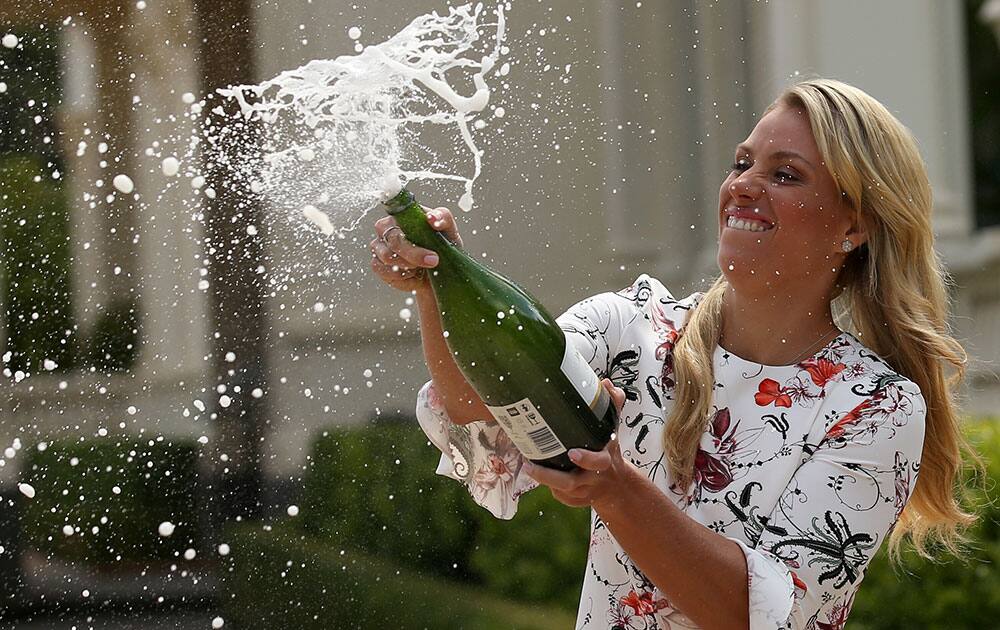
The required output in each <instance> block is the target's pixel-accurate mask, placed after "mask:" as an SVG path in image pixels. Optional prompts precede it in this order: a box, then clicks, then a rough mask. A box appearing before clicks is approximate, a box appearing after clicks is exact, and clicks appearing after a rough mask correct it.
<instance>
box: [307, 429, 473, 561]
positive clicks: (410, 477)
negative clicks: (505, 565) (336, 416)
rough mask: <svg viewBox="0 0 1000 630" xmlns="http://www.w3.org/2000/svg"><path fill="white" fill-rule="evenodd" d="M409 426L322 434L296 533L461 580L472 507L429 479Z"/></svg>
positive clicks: (430, 458)
mask: <svg viewBox="0 0 1000 630" xmlns="http://www.w3.org/2000/svg"><path fill="white" fill-rule="evenodd" d="M437 461H438V454H437V450H436V449H434V447H433V446H430V445H429V444H428V442H427V439H426V437H425V436H424V435H423V433H422V432H421V431H420V429H419V427H417V426H416V423H415V422H413V421H411V422H409V423H406V424H404V423H401V422H380V423H377V424H372V425H368V426H365V427H363V428H339V429H333V430H330V431H327V432H324V434H323V436H322V437H320V438H319V439H318V440H316V442H315V443H314V445H313V449H312V461H311V466H310V469H309V472H308V473H307V475H306V479H305V493H304V500H303V505H304V506H305V508H306V509H305V510H304V511H303V515H302V517H301V518H302V525H303V531H305V532H307V533H309V534H311V535H314V536H320V537H323V538H325V539H327V540H331V541H335V544H337V545H341V546H348V547H349V548H352V549H359V550H363V551H367V552H369V553H372V554H377V555H379V556H382V557H384V558H392V559H395V560H398V561H399V562H401V563H403V564H404V565H406V566H410V567H413V568H418V569H423V570H426V571H430V572H432V573H435V574H438V575H442V576H455V575H458V576H461V577H466V578H467V577H468V570H467V568H468V562H467V559H468V556H469V554H470V552H471V548H472V545H473V544H474V540H475V535H476V531H477V529H478V518H479V517H478V515H477V514H476V512H477V511H480V510H481V508H480V507H479V506H476V505H474V504H473V503H472V502H471V501H470V500H469V497H468V494H467V493H466V491H465V489H464V487H463V486H462V485H461V484H459V483H457V482H455V481H452V480H450V479H445V478H444V477H441V476H440V475H437V474H435V472H434V471H435V469H436V467H437Z"/></svg>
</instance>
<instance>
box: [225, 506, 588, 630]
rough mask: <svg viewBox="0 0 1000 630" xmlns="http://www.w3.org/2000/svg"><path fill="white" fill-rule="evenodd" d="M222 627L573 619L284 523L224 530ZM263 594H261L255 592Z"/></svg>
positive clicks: (313, 628)
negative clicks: (348, 547)
mask: <svg viewBox="0 0 1000 630" xmlns="http://www.w3.org/2000/svg"><path fill="white" fill-rule="evenodd" d="M226 538H227V540H228V541H229V544H230V546H231V548H232V554H231V556H230V557H229V562H230V563H231V565H230V566H231V568H232V570H231V571H229V572H226V573H224V574H223V575H224V581H225V584H226V590H227V596H226V597H225V598H224V600H223V604H224V606H225V607H226V610H225V612H224V614H225V616H226V621H227V626H228V625H229V622H232V625H233V626H234V627H238V628H296V629H297V630H327V629H328V628H343V629H345V630H347V629H350V628H400V629H401V630H408V629H411V628H412V629H414V630H416V629H427V628H469V629H470V630H471V629H475V630H509V629H510V628H519V629H523V630H556V629H558V630H563V629H565V628H571V627H572V626H573V617H572V616H571V615H570V614H569V613H566V612H564V611H560V610H552V609H550V608H548V607H544V606H536V607H530V606H525V605H522V604H517V603H514V602H511V601H506V600H503V599H501V598H499V597H497V596H495V595H491V594H488V593H485V592H483V591H482V590H481V589H477V588H474V587H470V586H467V585H464V584H461V583H459V582H455V581H451V580H446V579H443V578H440V577H431V576H428V575H426V574H422V573H417V572H415V571H413V570H410V569H405V568H400V567H398V566H397V565H396V564H395V563H394V562H391V561H386V560H385V559H384V558H377V557H375V556H372V555H369V554H365V553H361V552H357V551H352V550H344V549H341V548H340V547H339V546H336V545H330V544H329V542H328V541H324V540H317V539H313V538H311V537H308V536H305V535H303V534H301V533H300V532H299V531H298V530H297V529H295V528H292V527H289V526H287V525H286V526H278V527H275V528H273V530H272V531H261V528H260V525H256V526H253V525H243V526H237V527H233V528H231V529H229V530H228V531H227V536H226ZM262 595H265V596H262Z"/></svg>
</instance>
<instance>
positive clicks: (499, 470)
mask: <svg viewBox="0 0 1000 630" xmlns="http://www.w3.org/2000/svg"><path fill="white" fill-rule="evenodd" d="M522 460H523V457H522V456H521V453H520V451H518V450H517V448H516V447H515V446H514V443H513V442H511V441H510V438H509V437H507V434H506V433H504V432H502V431H501V432H499V433H498V434H497V440H496V444H495V445H494V451H493V452H492V453H490V455H489V457H487V458H486V462H485V463H484V465H483V466H482V467H481V468H480V469H479V470H477V471H476V474H475V476H474V477H473V485H474V486H476V487H478V489H479V491H480V492H483V493H485V492H487V491H490V490H493V489H494V488H495V487H496V486H497V484H501V485H503V486H508V485H509V484H511V483H512V482H513V481H514V472H515V471H516V470H517V469H518V468H519V467H520V466H521V465H522Z"/></svg>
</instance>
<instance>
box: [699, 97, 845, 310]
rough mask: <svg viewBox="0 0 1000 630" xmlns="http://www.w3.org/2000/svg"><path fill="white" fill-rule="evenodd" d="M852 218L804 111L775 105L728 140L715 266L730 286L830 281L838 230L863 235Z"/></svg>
mask: <svg viewBox="0 0 1000 630" xmlns="http://www.w3.org/2000/svg"><path fill="white" fill-rule="evenodd" d="M853 218H854V211H853V210H852V208H851V207H850V204H849V203H848V202H847V201H846V199H844V198H843V197H842V195H841V194H840V192H839V191H838V190H837V185H836V182H835V181H834V179H833V176H832V175H831V174H830V172H829V171H828V170H827V168H826V166H824V164H823V158H822V156H821V155H820V152H819V149H818V148H817V146H816V141H815V139H814V138H813V135H812V129H811V127H810V126H809V118H808V115H807V113H806V111H805V110H804V109H800V108H797V107H793V106H790V105H786V104H782V105H779V106H777V107H775V108H774V109H772V110H771V111H769V112H768V113H767V114H765V115H764V117H763V118H761V119H760V121H759V122H758V123H757V126H756V127H754V129H753V132H752V133H751V134H750V136H749V137H748V138H747V139H746V140H745V141H744V142H742V143H741V144H740V145H739V146H738V147H737V148H736V153H735V159H734V163H733V168H732V170H731V172H730V173H729V175H728V176H727V177H726V179H725V181H723V182H722V187H721V188H720V189H719V253H718V263H719V268H720V269H721V270H722V273H723V274H724V275H725V276H726V278H727V280H729V282H730V284H731V285H732V286H734V287H735V288H737V290H739V289H744V290H747V289H752V288H754V287H757V288H759V287H766V286H771V285H773V284H774V282H775V281H777V282H779V283H780V284H781V285H782V286H784V287H787V288H790V287H788V283H794V284H796V285H798V286H803V287H805V286H809V287H811V288H812V290H813V291H815V290H816V288H817V287H822V286H826V287H827V288H831V287H832V285H833V282H834V280H835V278H836V271H837V270H839V268H840V266H841V265H842V264H843V261H844V257H845V254H844V252H843V250H842V249H841V244H842V243H843V241H844V238H845V236H847V237H848V238H850V239H851V240H852V242H853V245H854V247H857V246H858V245H860V244H861V242H863V240H864V236H863V234H862V233H861V232H857V231H856V230H853V229H852V221H853ZM817 283H821V284H817Z"/></svg>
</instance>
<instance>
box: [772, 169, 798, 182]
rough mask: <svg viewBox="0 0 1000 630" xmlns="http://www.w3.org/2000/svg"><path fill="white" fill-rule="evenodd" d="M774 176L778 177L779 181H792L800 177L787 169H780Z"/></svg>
mask: <svg viewBox="0 0 1000 630" xmlns="http://www.w3.org/2000/svg"><path fill="white" fill-rule="evenodd" d="M774 176H775V177H776V178H777V179H778V181H779V182H792V181H795V180H796V179H798V178H797V177H795V175H793V174H792V173H788V172H786V171H778V172H777V173H775V175H774Z"/></svg>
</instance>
